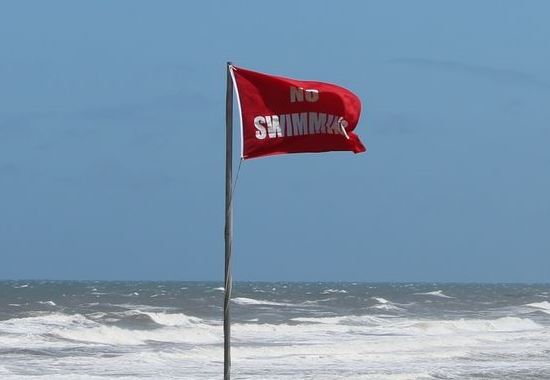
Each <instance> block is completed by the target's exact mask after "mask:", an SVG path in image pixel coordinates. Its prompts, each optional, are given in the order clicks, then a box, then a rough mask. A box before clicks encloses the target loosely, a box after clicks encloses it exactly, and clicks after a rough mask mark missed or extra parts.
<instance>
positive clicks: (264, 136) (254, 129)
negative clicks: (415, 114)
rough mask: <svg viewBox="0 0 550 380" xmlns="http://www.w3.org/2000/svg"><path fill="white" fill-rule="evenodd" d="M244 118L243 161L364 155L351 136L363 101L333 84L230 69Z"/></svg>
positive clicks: (356, 137) (242, 131) (357, 139)
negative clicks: (330, 153)
mask: <svg viewBox="0 0 550 380" xmlns="http://www.w3.org/2000/svg"><path fill="white" fill-rule="evenodd" d="M230 70H231V76H232V79H233V84H234V85H235V89H236V92H237V97H238V104H239V111H240V116H241V157H242V158H244V159H249V158H255V157H262V156H270V155H276V154H286V153H314V152H328V151H352V152H354V153H361V152H364V151H366V149H365V146H364V145H363V144H362V143H361V141H360V140H359V137H358V136H357V135H356V134H355V133H354V132H353V130H354V129H355V127H356V126H357V123H358V121H359V116H360V114H361V101H360V100H359V98H358V97H357V96H356V95H355V94H353V93H352V92H351V91H349V90H347V89H345V88H343V87H340V86H337V85H334V84H329V83H323V82H314V81H302V80H295V79H290V78H284V77H279V76H274V75H267V74H262V73H258V72H255V71H251V70H247V69H243V68H241V67H236V66H233V65H231V66H230Z"/></svg>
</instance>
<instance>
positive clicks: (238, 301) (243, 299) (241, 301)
mask: <svg viewBox="0 0 550 380" xmlns="http://www.w3.org/2000/svg"><path fill="white" fill-rule="evenodd" d="M231 301H232V302H234V303H236V304H237V305H266V306H295V304H290V303H283V302H273V301H262V300H257V299H254V298H246V297H237V298H233V299H231Z"/></svg>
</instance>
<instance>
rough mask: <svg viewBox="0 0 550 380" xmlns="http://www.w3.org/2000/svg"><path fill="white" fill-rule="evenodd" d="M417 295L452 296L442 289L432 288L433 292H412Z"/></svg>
mask: <svg viewBox="0 0 550 380" xmlns="http://www.w3.org/2000/svg"><path fill="white" fill-rule="evenodd" d="M414 294H416V295H418V296H434V297H441V298H454V297H451V296H448V295H446V294H444V293H443V290H434V291H433V292H424V293H414Z"/></svg>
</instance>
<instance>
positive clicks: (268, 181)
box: [0, 0, 550, 282]
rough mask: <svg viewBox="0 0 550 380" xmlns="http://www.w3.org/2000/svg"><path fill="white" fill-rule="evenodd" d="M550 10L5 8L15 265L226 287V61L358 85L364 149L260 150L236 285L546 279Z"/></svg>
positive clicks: (0, 78) (287, 5)
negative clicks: (264, 153) (263, 154)
mask: <svg viewBox="0 0 550 380" xmlns="http://www.w3.org/2000/svg"><path fill="white" fill-rule="evenodd" d="M549 13H550V3H548V2H546V1H529V2H515V1H483V2H480V1H460V2H441V1H415V2H409V1H378V2H374V1H372V2H371V1H350V2H346V3H345V4H344V3H343V2H337V1H331V2H322V1H301V2H293V1H277V2H252V1H250V2H240V1H232V2H222V1H219V2H214V1H200V2H199V1H196V2H187V1H185V2H184V1H163V2H156V1H136V0H132V1H117V2H112V1H93V2H74V1H52V2H42V1H34V2H32V1H28V2H16V1H13V2H6V3H4V4H3V5H2V10H1V12H0V49H1V51H2V54H1V57H2V59H1V60H0V189H1V197H0V257H1V259H2V264H1V265H0V278H5V279H7V278H12V279H14V278H50V279H158V280H221V279H222V278H223V213H224V210H223V207H224V205H223V201H224V96H225V62H226V61H227V60H231V61H234V62H235V63H236V64H238V65H241V66H243V67H248V68H251V69H255V70H258V71H264V72H269V73H273V74H278V75H284V76H290V77H295V78H297V79H304V80H306V79H311V80H321V81H328V82H334V83H338V84H340V85H342V86H345V87H347V88H349V89H351V90H352V91H354V92H355V93H357V94H358V95H359V96H360V97H361V99H362V101H363V114H362V118H361V121H360V124H359V126H358V128H357V132H358V134H359V135H360V136H361V138H362V140H363V141H364V142H365V143H366V144H367V145H368V147H369V151H368V153H367V154H363V155H353V154H350V153H331V154H318V155H292V156H279V157H271V158H264V159H257V160H251V161H246V162H245V163H244V164H243V167H242V169H241V174H240V180H239V185H238V188H237V193H236V198H235V236H234V278H235V280H266V281H271V280H284V281H287V280H350V281H480V282H485V281H490V282H494V281H507V282H515V281H527V282H535V281H542V282H549V281H550V233H549V230H550V228H549V227H550V200H549V196H548V194H550V174H549V173H550V172H549V169H548V168H549V166H550V149H548V146H549V143H550V124H549V119H550V107H549V106H548V105H549V104H550V49H548V36H549V35H550V24H549V23H548V14H549ZM235 122H237V118H236V117H235ZM236 141H238V139H236ZM238 150H239V149H238V147H237V146H235V151H238Z"/></svg>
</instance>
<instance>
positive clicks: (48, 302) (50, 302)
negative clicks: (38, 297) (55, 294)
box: [38, 300, 57, 306]
mask: <svg viewBox="0 0 550 380" xmlns="http://www.w3.org/2000/svg"><path fill="white" fill-rule="evenodd" d="M38 303H39V304H40V305H48V306H57V305H56V303H55V302H53V301H52V300H49V301H38Z"/></svg>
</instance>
